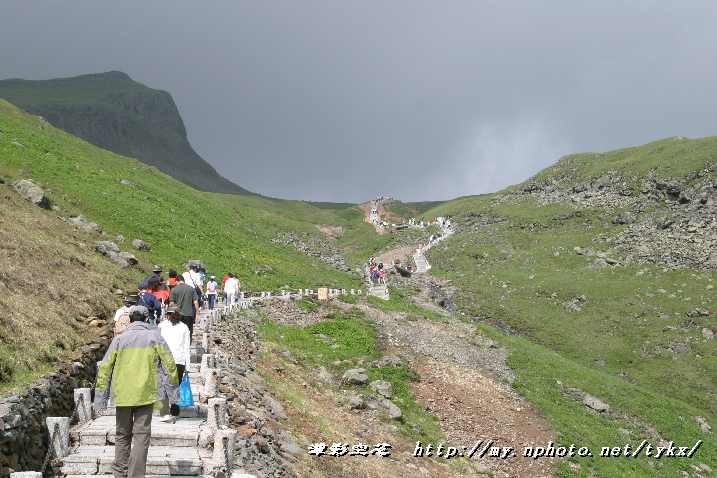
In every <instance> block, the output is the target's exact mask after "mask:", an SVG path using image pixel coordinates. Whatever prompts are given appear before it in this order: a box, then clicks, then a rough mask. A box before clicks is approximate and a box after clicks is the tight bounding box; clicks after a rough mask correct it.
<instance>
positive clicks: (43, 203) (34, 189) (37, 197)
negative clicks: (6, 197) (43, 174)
mask: <svg viewBox="0 0 717 478" xmlns="http://www.w3.org/2000/svg"><path fill="white" fill-rule="evenodd" d="M13 187H14V188H15V191H17V192H18V193H19V194H20V195H21V196H22V197H23V198H25V199H27V200H28V201H30V202H31V203H33V204H34V205H35V206H39V207H41V208H43V209H50V208H51V207H52V206H51V205H50V200H49V199H48V198H47V196H46V195H45V191H43V189H42V188H41V187H40V186H38V185H37V184H35V183H33V182H32V181H31V180H30V179H21V180H19V181H16V182H15V183H14V184H13Z"/></svg>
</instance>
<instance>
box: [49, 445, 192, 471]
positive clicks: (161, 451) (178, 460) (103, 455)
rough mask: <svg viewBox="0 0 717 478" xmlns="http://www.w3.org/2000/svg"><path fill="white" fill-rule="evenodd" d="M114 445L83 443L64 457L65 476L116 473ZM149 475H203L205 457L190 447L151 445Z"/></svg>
mask: <svg viewBox="0 0 717 478" xmlns="http://www.w3.org/2000/svg"><path fill="white" fill-rule="evenodd" d="M114 457H115V447H114V446H80V447H79V448H77V449H76V450H74V451H73V452H72V453H71V454H70V455H68V456H66V457H65V458H63V460H62V468H61V471H62V473H63V474H64V475H98V474H100V475H105V474H111V473H112V462H113V461H114ZM147 474H148V475H161V476H170V475H171V476H176V475H184V476H197V475H201V474H202V457H200V455H199V451H198V450H197V449H195V448H189V447H173V446H150V447H149V453H148V454H147Z"/></svg>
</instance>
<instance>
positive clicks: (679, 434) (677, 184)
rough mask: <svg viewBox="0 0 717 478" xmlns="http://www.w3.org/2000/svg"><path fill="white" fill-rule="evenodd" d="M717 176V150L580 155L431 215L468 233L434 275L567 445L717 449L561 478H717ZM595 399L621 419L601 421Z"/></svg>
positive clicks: (571, 471)
mask: <svg viewBox="0 0 717 478" xmlns="http://www.w3.org/2000/svg"><path fill="white" fill-rule="evenodd" d="M716 164H717V138H704V139H699V140H686V139H667V140H664V141H658V142H654V143H650V144H647V145H644V146H640V147H635V148H628V149H624V150H620V151H614V152H609V153H605V154H580V155H573V156H569V157H566V158H564V159H562V160H561V161H560V162H558V163H557V164H556V165H555V166H553V167H550V168H548V169H546V170H545V171H543V172H541V173H540V174H538V175H537V176H536V177H534V178H531V179H530V180H528V181H526V182H525V183H523V184H520V185H517V186H514V187H511V188H508V189H507V190H506V191H502V192H500V193H496V194H490V195H482V196H472V197H465V198H459V199H456V200H454V201H450V202H447V203H445V204H442V205H440V206H439V207H437V208H434V209H431V210H429V211H428V212H427V213H426V216H427V217H435V216H438V215H446V214H448V215H451V216H453V217H454V223H455V224H457V225H458V228H459V232H458V233H457V234H455V235H454V236H453V237H451V238H450V239H448V240H446V241H445V242H443V243H441V244H440V245H439V246H437V247H435V248H433V249H432V250H431V252H430V254H429V260H430V262H431V264H432V265H433V270H432V272H433V273H434V274H435V275H438V276H441V277H443V278H445V279H448V280H450V281H451V284H452V285H453V286H455V287H456V288H457V290H458V291H457V293H456V296H455V297H454V300H455V301H456V303H457V305H458V306H459V309H460V310H461V311H462V312H463V313H464V314H465V315H466V318H472V320H475V321H478V322H479V324H480V325H479V326H478V331H477V333H481V334H486V335H490V336H491V337H492V338H494V339H495V340H497V341H498V342H500V343H502V344H504V345H506V346H507V347H508V348H509V349H510V350H511V351H512V352H511V355H510V359H509V360H510V365H511V367H512V368H513V369H514V370H515V372H516V375H517V377H518V378H517V380H516V382H515V384H514V386H515V388H516V389H517V390H518V391H519V392H520V393H521V394H522V395H523V396H525V397H526V398H527V399H528V400H530V401H531V402H532V403H534V404H535V405H536V406H537V407H538V409H540V410H541V411H542V412H543V413H544V414H545V415H546V416H547V417H548V418H549V419H550V421H551V422H552V424H553V426H554V427H555V429H556V430H557V431H558V432H559V433H560V441H561V443H566V444H570V443H583V444H585V445H587V446H593V447H597V448H598V449H599V447H601V446H619V445H622V444H624V443H633V444H639V442H640V440H642V439H647V440H650V441H651V442H653V443H656V442H657V441H659V440H666V441H670V440H674V441H675V442H676V443H679V444H680V445H682V446H684V445H688V444H689V446H692V445H693V444H694V443H695V441H696V440H704V443H703V445H702V447H701V449H700V450H699V452H698V453H697V455H696V457H695V459H693V460H689V459H668V460H664V459H663V460H659V461H658V460H645V459H638V460H635V459H631V458H619V459H616V458H600V457H596V458H592V459H589V460H584V459H577V460H572V461H574V462H575V463H580V464H581V465H580V467H577V468H576V467H574V466H573V467H571V466H569V464H567V463H565V464H564V465H563V466H562V467H561V476H604V477H613V476H644V477H652V476H665V477H668V476H680V475H679V474H678V473H679V471H680V470H689V471H690V473H693V472H694V470H693V469H692V468H691V465H694V464H698V463H705V464H708V465H709V466H710V467H711V468H712V469H713V470H715V469H717V440H715V438H714V434H713V433H714V432H713V433H705V432H703V431H701V430H700V425H699V424H698V422H697V420H696V418H695V417H702V418H704V419H705V420H706V421H707V422H708V423H710V424H711V425H712V428H715V427H716V426H717V340H714V339H713V338H712V334H713V333H714V332H717V323H716V322H715V318H716V314H715V313H716V312H717V300H716V299H715V290H714V286H715V282H717V281H716V280H715V279H717V276H716V274H715V270H716V269H715V263H714V262H713V261H712V259H713V258H714V253H715V252H717V249H716V248H715V242H714V241H715V239H716V238H717V223H715V222H714V214H715V210H716V209H717V208H716V206H717V204H716V200H717V195H716V194H715V193H716V192H717V191H715V189H714V181H715V179H717V174H716V173H715V165H716ZM665 219H670V221H671V222H672V224H670V223H669V222H665ZM576 248H577V249H576ZM664 251H675V252H674V253H670V254H667V253H665V252H664ZM710 252H711V253H712V255H710ZM693 257H694V258H695V259H692V258H693ZM644 258H646V259H644ZM681 260H682V261H684V262H683V263H680V261H681ZM583 392H584V393H589V394H591V395H594V396H596V397H599V398H600V399H601V400H603V401H604V402H606V403H608V404H609V405H610V411H609V412H608V413H596V412H594V411H592V410H589V409H588V408H587V407H585V406H584V405H583V404H582V403H581V401H580V396H581V393H583ZM685 476H688V475H685ZM689 476H702V475H693V474H691V475H689ZM705 476H707V475H705Z"/></svg>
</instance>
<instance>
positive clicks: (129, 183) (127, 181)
mask: <svg viewBox="0 0 717 478" xmlns="http://www.w3.org/2000/svg"><path fill="white" fill-rule="evenodd" d="M120 184H122V185H123V186H134V183H133V182H132V181H130V180H129V179H120Z"/></svg>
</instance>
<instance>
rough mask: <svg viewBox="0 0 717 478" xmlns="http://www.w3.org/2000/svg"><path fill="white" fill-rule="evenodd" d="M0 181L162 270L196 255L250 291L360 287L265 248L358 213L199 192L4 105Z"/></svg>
mask: <svg viewBox="0 0 717 478" xmlns="http://www.w3.org/2000/svg"><path fill="white" fill-rule="evenodd" d="M0 175H2V176H5V177H6V178H7V179H8V180H14V179H23V178H31V179H33V180H35V181H36V182H37V183H39V184H40V185H41V186H42V187H44V188H46V189H48V190H49V196H50V199H51V200H52V201H53V202H54V203H55V204H56V205H58V206H59V207H60V210H59V211H58V214H59V215H62V216H64V217H70V216H73V215H77V214H82V215H84V216H86V217H87V218H89V219H90V220H92V221H94V222H97V223H99V224H100V225H101V226H102V227H103V228H104V230H105V231H106V233H107V236H108V238H112V237H114V236H115V235H117V234H122V235H123V236H124V237H126V238H127V240H128V241H131V240H132V239H135V238H140V239H143V240H145V241H146V242H148V243H149V244H150V245H151V246H152V248H153V250H152V251H151V252H150V253H137V254H138V256H140V257H141V258H142V259H144V260H145V261H146V262H158V263H160V264H163V265H164V267H165V270H166V268H168V267H170V266H174V267H176V266H179V265H180V264H182V263H184V261H186V259H188V258H199V259H202V260H203V261H204V262H205V263H206V264H207V267H208V270H210V271H211V272H216V273H223V272H226V271H233V272H236V273H237V274H239V276H240V277H241V279H242V281H243V284H244V286H245V288H247V289H256V288H278V287H282V286H291V287H300V286H301V287H315V286H319V285H322V284H333V285H336V286H344V287H355V286H357V285H358V282H357V280H356V279H355V278H352V277H351V276H349V275H347V274H344V273H341V272H338V271H337V270H335V269H333V268H330V267H329V266H327V265H324V264H323V263H321V262H319V261H317V260H315V259H312V258H310V257H307V256H305V255H302V254H299V253H298V252H296V251H295V250H294V249H293V248H290V247H283V246H277V245H274V244H272V242H271V240H272V238H274V237H275V235H276V234H277V233H278V232H281V231H294V232H304V233H307V234H320V232H319V230H318V228H317V227H316V225H318V224H322V223H327V224H334V223H338V224H339V225H341V224H348V223H350V222H351V221H352V220H354V218H355V217H356V215H357V214H358V212H354V213H350V214H346V215H341V214H335V213H334V212H332V210H329V209H322V208H317V207H315V206H312V205H310V204H308V203H304V202H296V201H282V200H271V199H265V198H260V197H256V196H249V195H229V194H216V193H206V192H200V191H197V190H195V189H193V188H191V187H189V186H186V185H185V184H183V183H181V182H179V181H177V180H174V179H172V178H170V177H168V176H166V175H165V174H163V173H161V172H159V171H158V170H157V169H155V168H153V167H151V166H147V165H145V164H142V163H140V162H139V161H135V160H132V159H128V158H125V157H121V156H118V155H116V154H113V153H110V152H108V151H106V150H103V149H100V148H97V147H95V146H93V145H91V144H89V143H86V142H85V141H82V140H80V139H78V138H76V137H74V136H71V135H69V134H67V133H65V132H63V131H60V130H58V129H56V128H54V127H52V126H51V125H49V124H48V123H47V122H46V121H43V120H42V119H40V118H38V117H35V116H32V115H29V114H27V113H24V112H22V111H20V110H19V109H17V108H15V107H14V106H12V105H11V104H9V103H7V102H5V101H2V100H0ZM122 180H126V181H122ZM127 181H129V183H128V184H123V182H124V183H126V182H127ZM124 247H125V248H127V247H129V246H128V245H127V244H125V245H124ZM263 266H268V267H263Z"/></svg>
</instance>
